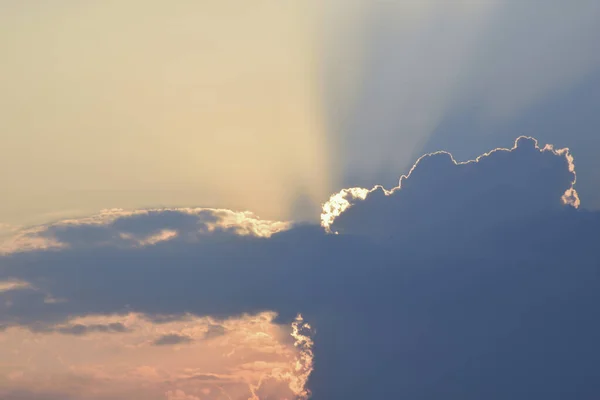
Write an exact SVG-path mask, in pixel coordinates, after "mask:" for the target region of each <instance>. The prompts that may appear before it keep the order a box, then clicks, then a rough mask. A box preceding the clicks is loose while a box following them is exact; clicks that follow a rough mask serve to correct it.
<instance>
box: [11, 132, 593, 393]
mask: <svg viewBox="0 0 600 400" xmlns="http://www.w3.org/2000/svg"><path fill="white" fill-rule="evenodd" d="M575 162H576V160H574V158H573V157H572V156H571V154H570V153H569V151H568V150H566V149H563V150H556V149H554V148H552V147H551V146H543V145H541V144H538V143H537V142H536V141H535V140H534V139H531V138H519V139H518V140H517V141H516V143H515V146H514V148H512V149H497V150H495V151H492V152H490V153H487V154H485V155H483V156H481V157H480V158H478V159H477V160H475V161H471V162H465V163H460V162H457V161H456V160H454V159H453V158H452V156H451V155H449V154H447V153H436V154H430V155H427V156H424V157H423V158H421V159H420V160H419V161H418V162H417V163H416V164H415V166H414V167H413V169H412V170H411V171H410V173H408V174H407V175H406V176H404V177H402V179H401V183H400V186H399V187H398V188H394V189H390V190H387V189H384V188H382V187H375V188H374V189H362V188H355V189H347V190H345V191H342V192H340V193H338V194H336V195H334V196H332V199H331V200H330V201H329V202H328V203H327V204H325V206H324V209H323V210H324V216H323V218H322V219H323V221H324V227H319V226H313V225H305V224H293V223H279V222H272V221H261V220H259V219H257V218H256V217H254V216H252V215H250V214H239V213H234V212H230V211H224V210H212V209H194V210H188V209H179V210H177V209H172V210H151V211H135V212H125V211H122V210H120V211H114V212H105V213H103V214H101V215H100V216H97V217H90V218H88V219H83V220H78V221H68V222H59V223H56V224H51V225H48V226H40V227H37V228H34V229H29V230H27V231H24V232H22V233H21V234H20V235H17V238H15V239H13V240H12V241H10V242H8V243H7V244H6V246H5V253H6V254H5V255H4V256H2V258H1V259H0V261H1V264H0V288H2V289H0V307H1V308H0V310H1V311H2V312H0V325H2V326H3V331H2V333H0V340H4V341H7V340H22V342H19V343H20V344H19V346H25V344H26V343H28V340H30V339H28V338H29V336H28V335H32V336H31V337H32V338H33V337H38V338H43V340H45V341H47V343H50V342H51V341H53V340H59V341H60V340H63V338H68V339H69V340H77V341H79V342H78V343H81V346H83V348H85V349H87V350H86V351H91V350H90V349H91V347H90V346H88V345H89V344H90V342H91V341H95V340H98V341H99V342H98V343H100V342H104V341H106V342H107V343H108V342H111V343H114V342H115V341H121V342H122V344H124V347H122V349H130V350H127V351H125V350H122V351H124V352H125V353H122V354H130V353H127V352H129V351H135V352H136V353H135V354H136V356H135V357H136V358H135V362H133V361H132V362H131V363H130V366H129V367H128V368H129V369H128V371H129V372H128V373H127V374H126V375H122V374H121V375H117V373H116V371H119V369H118V368H117V364H118V363H117V364H115V362H116V360H123V359H126V360H128V359H129V358H127V357H129V356H127V357H126V356H124V355H122V356H116V355H115V356H114V357H115V358H111V359H107V358H102V357H101V358H98V359H96V358H94V361H90V363H93V364H94V368H100V366H101V368H102V371H104V372H103V373H106V374H109V375H102V379H103V382H106V381H107V380H108V381H109V382H111V385H108V386H110V388H111V390H113V392H111V393H110V394H106V393H105V394H101V395H99V394H94V393H97V392H94V390H95V389H94V390H92V389H90V388H93V387H94V384H93V383H92V384H90V385H91V386H88V389H86V390H88V391H87V392H85V393H87V394H86V395H84V396H83V397H81V396H80V397H78V399H80V398H83V399H85V400H88V399H94V400H96V399H106V398H110V399H119V400H120V399H126V398H130V397H131V395H132V393H136V395H140V393H142V392H140V391H139V390H141V389H139V388H141V387H144V388H146V389H144V390H147V391H148V394H147V396H146V397H145V398H151V399H154V398H156V399H166V400H173V399H177V400H180V399H185V400H196V399H228V398H229V399H236V400H237V399H243V400H245V399H253V400H256V399H261V400H265V399H282V398H292V397H293V396H295V397H298V398H303V397H306V396H307V395H308V390H310V391H311V392H312V398H313V399H316V400H338V399H340V400H341V399H344V400H354V399H356V400H358V399H361V400H362V399H366V398H374V399H388V398H415V399H416V398H419V399H426V400H434V399H440V398H446V397H448V398H460V399H463V400H480V399H482V398H486V399H491V400H494V399H498V400H500V399H507V398H511V399H516V400H520V399H522V400H525V399H531V398H544V399H547V400H558V399H564V398H565V397H573V398H575V397H576V398H578V399H590V400H592V399H596V398H597V397H598V395H600V384H598V379H595V377H594V376H595V371H596V369H597V368H596V365H597V364H598V362H600V350H598V347H597V346H596V340H597V337H598V336H599V335H600V323H598V322H597V321H596V319H595V318H594V315H595V314H596V313H597V305H598V304H600V301H599V300H600V297H599V296H600V295H599V294H598V293H600V291H599V290H598V287H599V286H600V280H599V278H598V277H600V274H599V273H598V272H599V271H598V265H600V253H599V252H598V250H597V248H596V245H597V242H598V240H599V239H600V234H599V232H600V229H599V228H600V214H598V213H595V212H590V211H585V210H582V209H579V208H578V207H577V206H578V205H579V198H578V196H577V192H576V191H575V186H576V185H575V183H576V175H575ZM582 201H583V202H584V203H585V199H582ZM327 231H330V232H331V233H328V232H327ZM164 232H169V234H165V233H164ZM334 232H336V233H338V234H337V235H336V234H332V233H334ZM149 238H156V239H152V240H150V239H149ZM299 314H302V317H297V316H298V315H299ZM128 321H129V322H128ZM132 321H133V322H132ZM116 324H122V325H116ZM121 326H122V328H123V329H121ZM109 327H119V329H109ZM75 332H76V333H75ZM275 332H277V334H275ZM265 334H266V335H267V336H265ZM36 335H37V336H36ZM234 337H235V338H236V339H234ZM11 338H12V339H11ZM23 338H25V339H23ZM31 340H33V339H31ZM215 343H222V344H223V345H224V346H225V347H223V348H222V349H221V350H222V351H220V352H219V354H220V355H218V356H217V354H215V356H214V358H211V360H212V363H213V364H210V363H208V361H207V360H206V359H204V360H203V359H202V357H198V358H190V357H191V353H190V354H188V352H190V351H192V350H190V349H198V351H199V350H200V349H205V348H206V349H208V348H211V346H214V345H215ZM2 348H5V349H7V348H8V347H6V346H3V347H2ZM23 348H24V347H23ZM42 348H47V347H44V346H42ZM225 348H226V349H227V351H225ZM178 349H179V350H178ZM65 351H66V350H65ZM206 351H208V350H206ZM246 351H247V352H250V353H252V354H255V355H254V356H252V357H251V358H250V359H249V358H247V357H245V356H244V357H242V356H240V357H241V358H236V359H235V360H234V359H232V358H231V357H233V356H234V355H236V354H238V355H239V354H243V353H244V352H246ZM240 352H241V353H240ZM115 354H118V353H115ZM167 354H169V357H166V355H167ZM194 354H196V353H194ZM184 356H185V357H184ZM87 357H92V356H91V355H88V356H87ZM94 357H96V356H95V355H94ZM111 357H112V356H111ZM132 357H133V356H132ZM165 357H166V358H165ZM61 359H64V357H63V356H61ZM0 360H2V361H0V379H1V380H0V388H2V390H4V397H7V396H8V398H11V399H17V398H20V397H17V395H16V394H14V393H25V392H27V390H31V387H32V385H31V383H30V382H33V381H27V379H36V377H39V376H40V375H39V373H40V372H38V375H36V372H35V369H33V370H32V369H22V368H21V367H19V368H16V367H15V365H17V364H19V363H17V362H16V360H17V359H16V358H15V356H14V355H13V356H11V358H5V357H0ZM4 360H13V361H4ZM132 360H133V359H132ZM182 360H185V362H183V361H182ZM75 361H77V360H70V362H71V366H74V365H80V364H78V363H77V362H75ZM79 361H81V360H79ZM39 362H41V361H39ZM184 364H185V365H184ZM196 364H198V365H200V364H202V366H198V365H196ZM19 365H21V364H19ZM28 365H31V364H28ZM34 365H35V362H34ZM44 365H50V364H48V363H46V364H44ZM66 365H69V363H67V364H66ZM211 365H212V366H211ZM222 365H226V367H223V368H221V367H219V366H222ZM88 367H89V366H88ZM119 368H120V367H119ZM136 368H137V369H136ZM148 368H150V369H148ZM152 368H154V369H152ZM69 371H71V372H68V371H67V370H59V371H58V372H57V373H56V374H57V375H55V376H56V379H53V380H52V382H51V383H52V385H50V382H48V385H46V386H44V385H45V384H42V383H43V382H42V383H39V382H38V383H37V384H36V385H33V387H36V393H35V395H29V397H24V396H25V395H24V394H23V395H22V394H19V395H18V396H21V398H43V396H53V395H57V393H66V395H64V397H62V398H69V395H70V394H69V393H76V392H77V391H76V390H75V391H74V389H72V388H73V387H74V386H72V385H74V384H75V383H74V382H76V381H77V382H79V380H77V379H78V378H77V376H75V375H73V374H72V371H73V368H71V369H70V370H69ZM107 371H109V372H110V373H109V372H107ZM135 371H138V372H135ZM136 374H137V375H136ZM86 376H87V377H88V378H89V375H86ZM98 376H100V375H98ZM139 376H144V377H151V378H144V379H150V380H149V381H144V382H146V383H148V382H150V383H149V384H144V385H142V384H141V383H140V382H142V381H140V380H139V379H141V378H139ZM59 377H60V379H58V378H59ZM118 377H119V378H118ZM183 377H186V378H185V379H183ZM19 379H25V380H24V381H23V380H21V381H19ZM74 379H75V380H74ZM86 379H87V378H86ZM223 379H226V380H227V381H228V382H231V381H232V380H233V381H235V382H236V384H235V385H234V384H231V385H225V384H222V380H223ZM307 379H308V383H306V380H307ZM207 380H208V381H210V382H211V386H210V385H209V386H206V381H207ZM15 382H17V383H15ZM18 382H21V383H18ZM27 382H29V383H27ZM92 382H94V381H92ZM236 385H237V386H236ZM105 386H106V385H105ZM205 389H206V390H205ZM217 389H218V390H217ZM69 390H70V391H69ZM207 390H208V391H207ZM61 391H62V392H61ZM0 393H2V392H0ZM144 394H146V392H144ZM11 396H12V397H11ZM32 396H33V397H32ZM35 396H39V397H35ZM86 396H87V397H86ZM102 396H104V397H102ZM107 396H108V397H107ZM110 396H112V397H110ZM152 396H154V397H152ZM49 398H52V397H49Z"/></svg>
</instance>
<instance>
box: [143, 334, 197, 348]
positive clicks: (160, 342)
mask: <svg viewBox="0 0 600 400" xmlns="http://www.w3.org/2000/svg"><path fill="white" fill-rule="evenodd" d="M192 341H193V340H192V338H190V337H189V336H185V335H178V334H168V335H163V336H161V337H159V338H158V339H156V340H155V341H154V342H153V343H152V344H153V345H154V346H172V345H176V344H186V343H191V342H192Z"/></svg>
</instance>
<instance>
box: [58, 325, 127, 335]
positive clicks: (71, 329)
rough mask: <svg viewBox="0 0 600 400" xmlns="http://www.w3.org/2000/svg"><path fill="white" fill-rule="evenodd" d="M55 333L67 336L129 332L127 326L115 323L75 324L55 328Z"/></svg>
mask: <svg viewBox="0 0 600 400" xmlns="http://www.w3.org/2000/svg"><path fill="white" fill-rule="evenodd" d="M55 331H56V332H58V333H62V334H65V335H76V336H80V335H85V334H88V333H92V332H102V333H111V332H113V333H122V332H126V331H127V327H125V325H123V324H121V323H119V322H114V323H110V324H93V325H83V324H74V325H67V326H61V327H57V328H55Z"/></svg>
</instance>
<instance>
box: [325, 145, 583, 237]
mask: <svg viewBox="0 0 600 400" xmlns="http://www.w3.org/2000/svg"><path fill="white" fill-rule="evenodd" d="M575 183H576V173H575V164H574V158H573V156H572V155H571V154H570V153H569V149H559V150H555V149H554V148H553V147H552V146H549V145H548V146H545V147H542V148H540V147H539V146H538V142H537V141H536V140H535V139H533V138H528V137H520V138H518V139H517V140H516V141H515V144H514V147H513V148H512V149H495V150H493V151H491V152H489V153H486V154H483V155H482V156H480V157H478V158H477V159H475V160H472V161H467V162H457V161H456V160H454V158H453V157H452V155H451V154H450V153H447V152H436V153H431V154H426V155H424V156H423V157H421V158H419V160H418V161H417V162H416V163H415V164H414V166H413V167H412V168H411V170H410V172H409V173H408V174H407V175H403V176H402V177H401V178H400V184H399V186H398V187H396V188H393V189H391V190H386V189H385V188H383V187H381V186H376V187H374V188H373V189H371V190H367V189H363V188H353V189H345V190H343V191H341V192H340V193H338V194H335V195H333V196H332V197H331V198H330V200H329V201H328V202H327V203H326V204H325V205H324V207H323V210H324V212H323V214H322V216H321V221H322V225H323V227H325V228H326V229H327V230H329V231H335V232H338V231H339V232H346V233H355V234H379V235H382V236H385V235H392V234H398V233H404V234H410V235H415V234H419V231H420V230H423V229H426V230H427V232H428V233H430V232H429V229H428V225H429V227H431V228H432V229H436V230H439V229H440V228H442V227H444V226H449V227H448V229H450V231H452V234H456V232H457V231H458V230H461V229H463V230H464V229H467V230H469V231H470V232H473V230H474V229H476V228H477V226H478V225H479V226H483V225H485V228H486V229H490V227H491V224H494V223H495V224H500V223H504V224H506V223H510V222H512V221H513V220H515V219H517V220H518V219H522V218H523V217H525V216H526V215H528V214H536V213H540V212H545V211H548V210H556V209H560V208H561V207H562V206H563V205H564V204H568V205H570V206H573V207H575V208H577V207H579V204H580V200H579V196H578V194H577V191H576V190H575V188H574V185H575ZM424 215H427V218H428V219H430V220H431V221H432V223H424V221H423V219H422V218H423V216H424Z"/></svg>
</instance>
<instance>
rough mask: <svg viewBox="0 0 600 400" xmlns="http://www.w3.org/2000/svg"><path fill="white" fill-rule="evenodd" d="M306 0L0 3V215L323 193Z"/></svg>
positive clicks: (276, 205) (276, 211)
mask: <svg viewBox="0 0 600 400" xmlns="http://www.w3.org/2000/svg"><path fill="white" fill-rule="evenodd" d="M316 4H318V3H317V2H313V1H309V2H298V1H291V0H290V1H287V0H284V1H279V0H277V1H272V0H271V1H266V0H260V1H256V2H240V1H234V0H202V1H180V2H177V3H172V2H164V1H158V0H127V1H102V2H92V1H90V2H83V1H71V0H57V1H53V2H42V1H32V2H21V1H14V0H4V1H1V2H0V7H1V8H2V12H0V50H1V52H2V54H3V57H2V63H0V132H1V133H0V187H1V191H2V192H1V195H2V202H3V207H2V209H1V210H0V222H3V223H9V224H23V223H37V222H43V221H47V220H53V219H57V218H61V217H63V216H72V215H80V214H86V213H90V212H94V211H97V210H99V209H103V208H110V207H125V208H137V207H150V206H161V205H169V206H190V205H202V206H220V207H228V208H234V209H249V210H252V211H254V212H256V213H257V214H258V215H260V216H261V217H265V218H280V219H283V218H288V217H289V216H290V212H291V210H292V209H296V211H297V212H300V213H302V212H303V211H302V210H300V211H298V209H299V208H300V209H301V208H302V205H303V204H304V207H305V208H306V204H310V203H316V204H317V205H318V203H319V202H322V201H324V200H326V198H327V197H328V194H329V190H330V188H329V179H330V176H329V173H328V160H327V157H326V154H327V152H328V150H327V143H326V141H325V137H324V134H323V128H322V120H321V116H320V115H319V110H320V105H319V104H318V102H319V100H318V96H317V93H316V91H317V85H316V82H317V79H316V71H317V66H316V59H315V56H316V53H317V47H318V40H317V36H318V35H317V31H318V29H319V28H318V23H317V22H318V21H319V17H318V7H316V6H315V5H316ZM297 199H300V200H298V201H297ZM296 203H298V204H299V205H297V204H296ZM314 216H315V217H316V216H318V212H315V213H314Z"/></svg>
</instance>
